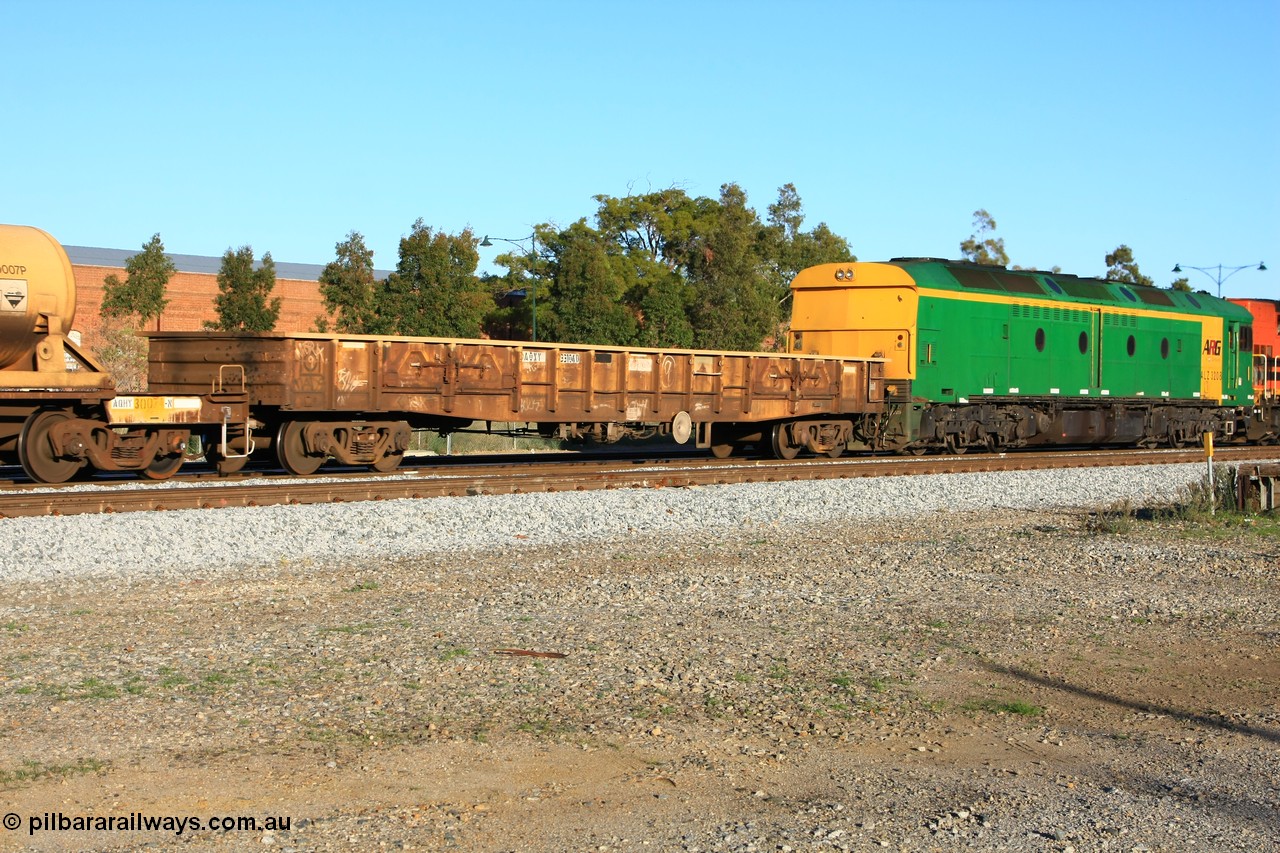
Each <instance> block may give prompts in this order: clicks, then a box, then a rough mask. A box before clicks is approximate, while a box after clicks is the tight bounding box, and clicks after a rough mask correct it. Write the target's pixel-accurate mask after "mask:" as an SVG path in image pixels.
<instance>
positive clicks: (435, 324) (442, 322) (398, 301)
mask: <svg viewBox="0 0 1280 853" xmlns="http://www.w3.org/2000/svg"><path fill="white" fill-rule="evenodd" d="M476 242H477V241H476V239H475V237H474V236H473V235H472V233H471V229H470V228H467V229H464V230H463V231H462V233H461V234H457V235H451V234H446V233H444V232H443V231H435V230H433V229H432V228H430V227H428V226H427V225H425V224H424V223H423V221H422V220H421V219H419V220H418V221H416V222H415V223H413V230H412V231H411V232H410V234H409V236H407V237H404V238H402V239H401V240H400V262H399V263H398V264H397V265H396V271H395V272H393V273H392V274H391V275H390V276H389V277H388V278H387V280H386V282H385V283H383V285H382V286H381V287H379V288H376V289H375V291H374V314H375V320H374V322H373V324H372V325H373V332H374V333H375V334H389V335H420V336H427V337H464V338H478V337H480V335H481V331H482V323H483V321H484V318H485V314H486V313H487V312H488V311H489V309H490V308H492V307H493V300H492V295H491V293H490V288H489V286H488V285H486V284H485V283H484V282H483V281H481V280H480V279H479V278H478V277H477V276H476V266H477V265H478V264H479V263H480V253H479V252H477V251H476Z"/></svg>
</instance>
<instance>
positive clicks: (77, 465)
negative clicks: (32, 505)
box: [18, 409, 181, 483]
mask: <svg viewBox="0 0 1280 853" xmlns="http://www.w3.org/2000/svg"><path fill="white" fill-rule="evenodd" d="M69 420H71V413H70V412H66V411H63V410H62V409H44V410H42V411H39V412H36V413H35V414H33V415H31V417H29V418H27V422H26V424H24V425H23V427H22V432H21V433H19V434H18V461H19V462H20V463H21V464H22V470H23V471H26V472H27V476H28V477H30V478H31V479H33V480H35V481H36V482H37V483H65V482H67V481H68V480H70V479H71V478H72V477H74V476H75V475H76V473H77V472H78V471H79V470H80V469H81V468H83V467H84V466H85V464H86V461H85V460H84V459H76V458H74V457H67V456H58V455H56V453H55V451H54V449H53V441H52V440H51V438H50V436H49V433H50V431H51V430H52V429H53V428H54V427H55V426H57V425H58V424H60V423H62V422H63V421H69ZM179 459H181V457H179Z"/></svg>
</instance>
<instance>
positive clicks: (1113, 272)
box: [1103, 243, 1155, 287]
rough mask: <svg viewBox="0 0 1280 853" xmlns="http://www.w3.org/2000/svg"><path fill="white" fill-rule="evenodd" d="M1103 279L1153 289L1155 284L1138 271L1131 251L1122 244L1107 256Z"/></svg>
mask: <svg viewBox="0 0 1280 853" xmlns="http://www.w3.org/2000/svg"><path fill="white" fill-rule="evenodd" d="M1103 277H1104V278H1106V279H1107V280H1108V281H1123V282H1125V283H1126V284H1137V285H1141V286H1142V287H1155V282H1154V281H1152V280H1151V279H1150V278H1148V277H1147V276H1145V275H1143V274H1142V272H1141V271H1140V270H1139V269H1138V262H1137V261H1135V260H1134V259H1133V249H1130V248H1129V247H1128V246H1126V245H1124V244H1123V243H1121V244H1120V245H1119V246H1117V247H1116V250H1115V251H1114V252H1112V253H1110V254H1109V255H1107V271H1106V273H1105V274H1104V275H1103Z"/></svg>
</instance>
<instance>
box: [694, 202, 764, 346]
mask: <svg viewBox="0 0 1280 853" xmlns="http://www.w3.org/2000/svg"><path fill="white" fill-rule="evenodd" d="M699 208H700V210H699V216H698V223H697V225H698V237H697V240H696V245H695V251H694V252H692V253H691V254H690V258H689V264H688V269H689V279H690V282H691V283H692V285H693V288H694V298H693V303H692V306H691V311H690V322H691V324H692V326H693V331H694V346H697V347H700V348H704V349H730V350H757V349H759V348H760V346H761V345H762V344H763V342H764V340H765V338H766V337H768V336H770V335H772V334H774V331H775V328H776V323H777V318H778V304H777V301H776V300H775V299H774V286H773V283H772V282H771V280H770V276H769V270H768V266H767V264H766V263H765V262H764V259H763V258H762V257H761V253H760V251H759V247H760V244H761V243H762V230H763V226H762V225H761V223H760V219H759V217H758V216H756V212H755V211H754V210H752V209H751V208H750V207H748V206H747V196H746V193H744V192H743V191H742V188H741V187H739V186H738V185H737V184H725V185H724V186H722V187H721V188H720V198H719V200H718V201H712V200H710V199H703V200H701V201H700V204H699Z"/></svg>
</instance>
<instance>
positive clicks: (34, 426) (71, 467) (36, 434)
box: [18, 409, 87, 483]
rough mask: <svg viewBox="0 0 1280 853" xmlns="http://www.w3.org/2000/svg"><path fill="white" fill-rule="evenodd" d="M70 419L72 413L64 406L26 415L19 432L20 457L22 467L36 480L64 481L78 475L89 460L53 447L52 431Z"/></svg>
mask: <svg viewBox="0 0 1280 853" xmlns="http://www.w3.org/2000/svg"><path fill="white" fill-rule="evenodd" d="M69 420H71V413H70V412H65V411H63V410H61V409H45V410H43V411H39V412H36V413H35V414H33V415H31V417H29V418H27V422H26V424H24V425H23V427H22V432H21V433H19V434H18V461H19V462H20V463H22V470H23V471H26V472H27V476H28V477H30V478H31V479H33V480H35V481H36V482H37V483H65V482H67V480H70V479H71V478H72V477H74V476H75V475H76V472H77V471H79V470H80V469H81V468H82V467H84V465H85V464H86V461H87V460H84V459H77V458H75V457H73V456H58V455H56V451H55V450H54V449H53V441H52V439H51V437H50V435H49V433H50V431H51V430H52V429H53V428H54V427H55V426H57V425H58V424H60V423H62V422H63V421H69Z"/></svg>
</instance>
